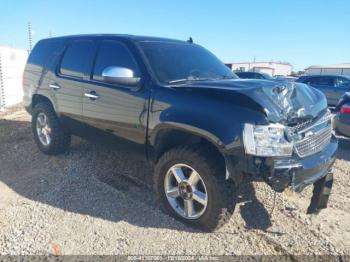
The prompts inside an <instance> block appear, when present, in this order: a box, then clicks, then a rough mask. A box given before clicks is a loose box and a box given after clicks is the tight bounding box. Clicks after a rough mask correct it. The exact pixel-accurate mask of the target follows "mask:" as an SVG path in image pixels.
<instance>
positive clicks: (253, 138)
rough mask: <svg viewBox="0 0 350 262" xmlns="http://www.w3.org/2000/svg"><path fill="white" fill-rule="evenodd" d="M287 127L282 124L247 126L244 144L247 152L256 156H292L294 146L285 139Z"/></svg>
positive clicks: (244, 133) (244, 132)
mask: <svg viewBox="0 0 350 262" xmlns="http://www.w3.org/2000/svg"><path fill="white" fill-rule="evenodd" d="M284 129H285V127H284V126H283V125H280V124H270V125H264V126H262V125H253V124H245V125H244V131H243V142H244V148H245V152H246V153H247V154H249V155H255V156H291V155H292V152H293V144H292V143H290V142H288V141H287V139H286V138H285V132H284Z"/></svg>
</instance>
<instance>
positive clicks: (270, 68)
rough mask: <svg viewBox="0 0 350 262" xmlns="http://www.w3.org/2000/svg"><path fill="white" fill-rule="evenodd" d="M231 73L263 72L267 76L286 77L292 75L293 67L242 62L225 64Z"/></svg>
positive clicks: (285, 64)
mask: <svg viewBox="0 0 350 262" xmlns="http://www.w3.org/2000/svg"><path fill="white" fill-rule="evenodd" d="M226 65H227V66H228V67H229V68H231V70H232V71H254V72H263V73H267V74H269V75H272V76H275V75H282V76H288V75H290V74H291V73H292V70H293V66H292V65H291V64H290V63H286V62H273V61H271V62H242V63H226Z"/></svg>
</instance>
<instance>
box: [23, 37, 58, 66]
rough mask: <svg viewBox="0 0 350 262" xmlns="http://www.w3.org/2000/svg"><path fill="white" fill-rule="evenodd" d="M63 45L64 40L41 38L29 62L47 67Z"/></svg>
mask: <svg viewBox="0 0 350 262" xmlns="http://www.w3.org/2000/svg"><path fill="white" fill-rule="evenodd" d="M62 46H63V41H62V40H41V41H39V42H38V43H37V44H36V45H35V46H34V48H33V50H32V52H31V53H30V55H29V58H28V64H32V65H37V66H41V67H47V64H48V63H49V62H50V61H52V60H53V57H54V56H55V55H57V54H59V50H60V48H62Z"/></svg>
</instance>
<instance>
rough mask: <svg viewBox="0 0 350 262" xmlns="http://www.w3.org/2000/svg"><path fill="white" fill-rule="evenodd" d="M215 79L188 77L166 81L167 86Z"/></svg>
mask: <svg viewBox="0 0 350 262" xmlns="http://www.w3.org/2000/svg"><path fill="white" fill-rule="evenodd" d="M214 79H215V78H211V77H196V78H193V77H189V78H182V79H175V80H171V81H168V84H175V83H180V82H187V81H206V80H214Z"/></svg>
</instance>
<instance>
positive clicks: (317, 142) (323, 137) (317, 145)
mask: <svg viewBox="0 0 350 262" xmlns="http://www.w3.org/2000/svg"><path fill="white" fill-rule="evenodd" d="M331 137H332V128H331V126H329V127H328V128H325V129H323V130H322V131H320V132H319V133H317V134H313V135H311V136H310V137H307V138H305V139H303V140H301V141H298V142H296V143H295V150H296V152H297V154H298V155H299V156H300V157H307V156H310V155H312V154H315V153H317V152H319V151H321V150H322V149H323V148H324V147H325V146H326V145H328V144H329V142H330V140H331Z"/></svg>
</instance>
